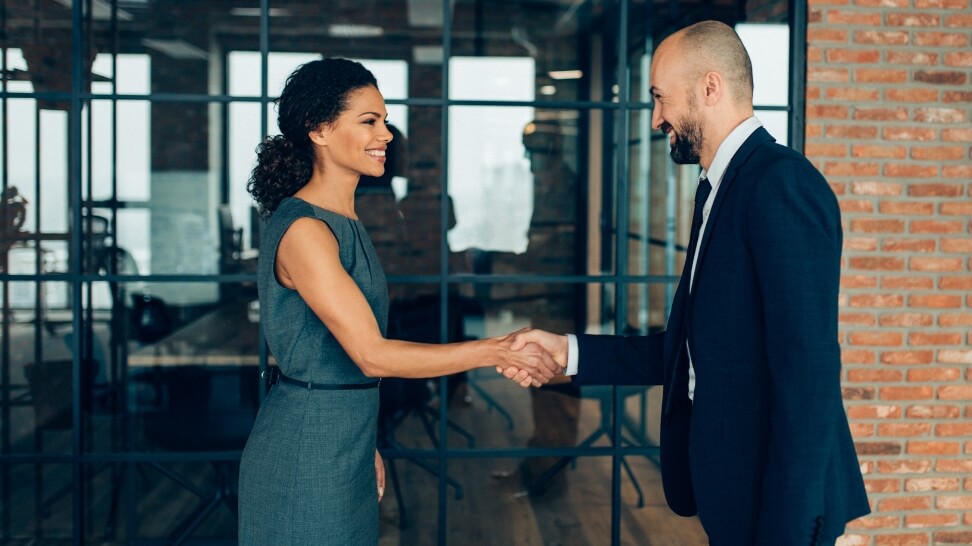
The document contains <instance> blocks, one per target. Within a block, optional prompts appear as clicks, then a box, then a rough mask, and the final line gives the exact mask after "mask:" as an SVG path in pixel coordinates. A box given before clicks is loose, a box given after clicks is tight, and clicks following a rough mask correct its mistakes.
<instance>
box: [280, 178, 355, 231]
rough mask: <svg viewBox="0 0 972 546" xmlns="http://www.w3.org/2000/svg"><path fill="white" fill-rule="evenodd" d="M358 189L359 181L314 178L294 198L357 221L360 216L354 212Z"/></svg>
mask: <svg viewBox="0 0 972 546" xmlns="http://www.w3.org/2000/svg"><path fill="white" fill-rule="evenodd" d="M356 187H357V179H355V180H354V181H353V182H348V181H345V182H339V181H335V180H330V179H324V178H320V177H317V176H313V177H311V180H310V182H308V183H307V184H305V185H304V187H303V188H301V189H299V190H297V193H295V194H294V196H295V197H299V198H301V199H303V200H304V201H307V202H308V203H311V204H312V205H317V206H318V207H321V208H323V209H327V210H329V211H331V212H336V213H338V214H341V215H343V216H347V217H348V218H353V219H355V220H357V219H358V215H357V214H356V213H355V211H354V190H355V188H356Z"/></svg>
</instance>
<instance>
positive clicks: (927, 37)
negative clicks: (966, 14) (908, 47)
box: [915, 32, 969, 47]
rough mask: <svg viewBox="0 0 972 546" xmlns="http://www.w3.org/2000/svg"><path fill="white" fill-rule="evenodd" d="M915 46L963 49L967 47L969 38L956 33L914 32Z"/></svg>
mask: <svg viewBox="0 0 972 546" xmlns="http://www.w3.org/2000/svg"><path fill="white" fill-rule="evenodd" d="M915 45H919V46H933V47H965V46H967V45H969V37H968V35H966V34H962V33H958V32H915Z"/></svg>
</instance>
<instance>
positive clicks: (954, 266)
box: [908, 256, 964, 271]
mask: <svg viewBox="0 0 972 546" xmlns="http://www.w3.org/2000/svg"><path fill="white" fill-rule="evenodd" d="M908 265H909V269H911V270H912V271H961V270H962V269H963V265H964V264H963V260H962V259H961V258H938V257H935V256H915V257H913V258H911V260H910V262H909V264H908Z"/></svg>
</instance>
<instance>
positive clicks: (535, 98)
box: [0, 0, 805, 545]
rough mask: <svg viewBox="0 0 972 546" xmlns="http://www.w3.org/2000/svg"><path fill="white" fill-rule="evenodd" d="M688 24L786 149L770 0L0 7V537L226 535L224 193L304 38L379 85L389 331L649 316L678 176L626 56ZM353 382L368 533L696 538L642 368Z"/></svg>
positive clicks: (669, 283) (394, 536)
mask: <svg viewBox="0 0 972 546" xmlns="http://www.w3.org/2000/svg"><path fill="white" fill-rule="evenodd" d="M707 18H715V19H719V20H722V21H725V22H727V23H729V24H732V25H735V26H736V27H737V29H739V32H740V35H741V36H742V37H743V39H744V40H745V41H746V42H747V44H752V45H751V46H750V50H751V52H752V54H753V58H754V65H755V67H754V68H755V71H756V101H757V103H758V104H757V107H758V112H757V115H758V116H759V117H760V119H761V120H762V121H763V123H764V124H765V125H766V126H767V128H768V129H769V130H770V131H771V133H773V134H774V135H775V136H776V137H777V139H778V140H780V141H781V142H785V143H789V144H790V145H792V146H794V147H797V148H799V147H800V146H802V137H801V136H800V135H801V134H802V123H803V122H802V112H801V111H800V110H801V107H802V102H801V101H802V90H803V74H802V71H801V67H802V64H801V62H802V61H800V59H802V55H803V53H804V49H805V44H804V43H803V29H804V25H805V5H804V4H802V3H800V2H797V3H795V4H794V5H792V6H791V5H790V3H789V2H784V1H776V0H762V1H754V0H749V1H744V0H739V1H735V2H734V1H729V2H726V1H715V0H711V1H710V0H704V1H701V2H669V1H665V2H646V1H641V0H538V1H530V2H518V1H508V0H503V1H500V0H358V1H355V2H350V1H335V2H314V1H310V0H299V1H298V0H294V1H290V0H281V1H268V0H262V1H261V0H207V1H198V2H166V1H161V0H29V1H22V0H0V76H2V80H0V186H2V187H0V189H2V201H0V207H2V208H0V304H2V315H0V319H2V324H0V341H2V343H0V541H2V542H4V543H10V544H16V543H47V541H52V542H59V543H60V542H71V543H76V544H82V543H109V544H111V543H124V544H135V543H147V544H151V543H182V542H193V543H213V544H218V543H233V542H234V541H235V536H236V520H235V511H234V510H235V502H236V498H235V490H236V479H237V474H236V472H237V464H238V460H239V456H240V451H241V449H242V445H243V442H244V441H245V439H246V435H247V433H248V432H249V427H250V426H251V424H252V421H253V417H254V415H255V412H256V410H257V408H258V407H259V404H260V401H261V399H262V397H263V395H264V393H265V385H264V384H263V383H262V381H261V380H260V372H261V371H263V370H265V369H266V368H267V367H268V366H270V365H273V363H274V361H273V356H272V355H271V354H269V351H268V349H267V347H266V346H265V344H264V343H263V342H262V336H261V326H262V323H261V319H260V309H259V305H258V304H257V303H256V299H257V293H256V288H255V271H256V270H255V267H256V262H257V259H258V257H259V253H260V244H259V241H260V237H259V236H260V222H259V219H258V215H257V214H256V210H255V208H254V206H253V204H252V202H251V200H250V198H249V196H248V194H247V193H246V189H245V186H246V181H247V177H248V175H249V170H250V169H251V167H252V166H253V163H254V159H255V154H254V148H255V147H256V145H257V144H258V143H259V142H260V140H261V137H262V136H263V135H268V134H275V133H277V132H278V130H277V127H276V115H275V111H274V106H273V100H274V99H275V97H276V96H277V95H278V94H279V92H280V90H281V88H282V85H283V82H284V80H285V78H286V76H287V75H288V74H289V73H290V72H291V71H292V70H293V69H294V68H295V67H297V66H299V65H300V64H301V63H303V62H306V61H308V60H312V59H316V58H320V57H321V56H343V57H349V58H353V59H357V60H360V61H361V62H363V63H364V64H365V65H366V66H367V67H369V68H370V69H371V70H372V71H373V72H374V73H375V75H376V76H377V78H378V81H379V86H380V88H381V90H382V92H383V94H384V96H385V98H386V100H387V102H388V111H389V121H390V122H391V124H392V125H393V126H394V128H395V129H394V130H395V135H396V138H395V140H394V141H393V142H392V145H391V148H390V149H389V152H388V154H389V161H388V168H387V172H386V175H385V176H384V177H382V178H381V179H367V180H362V182H361V184H360V187H359V195H358V197H357V211H358V214H359V215H360V217H361V218H362V220H363V221H364V222H365V224H366V225H367V227H368V230H369V234H370V236H371V238H372V240H373V241H374V243H375V247H376V249H377V251H378V253H379V255H380V258H381V261H382V265H383V267H384V269H385V271H386V273H387V274H388V276H389V281H390V287H389V290H390V295H391V299H392V306H391V316H390V332H389V335H390V336H391V337H397V338H402V339H412V340H416V341H426V342H443V341H458V340H464V339H474V338H482V337H486V336H494V335H501V334H505V333H507V332H510V331H513V330H516V329H519V328H522V327H524V326H533V327H539V328H544V329H548V330H551V331H555V332H588V333H606V334H615V333H618V334H629V335H632V334H635V335H636V334H645V333H648V332H651V331H657V330H660V329H663V328H664V327H665V322H666V317H667V315H668V311H669V304H670V301H671V298H672V295H673V293H674V287H675V284H676V282H677V280H678V278H679V274H680V271H681V267H682V261H683V260H684V257H685V248H684V245H685V244H686V243H687V240H688V231H689V222H690V216H691V213H690V211H691V205H692V203H691V201H692V196H693V195H694V187H695V180H696V177H697V174H698V168H697V167H694V166H689V167H677V166H675V165H673V164H672V163H671V161H670V160H669V158H668V149H667V148H668V144H667V141H666V139H665V138H663V137H662V135H661V134H660V133H658V132H657V131H653V130H652V129H651V126H650V125H651V121H650V119H651V107H652V104H651V98H650V95H649V93H648V87H649V85H650V82H649V81H648V73H649V68H650V57H651V53H652V50H653V47H654V45H655V44H657V43H658V42H659V41H660V40H661V39H662V38H664V37H665V36H666V35H668V34H669V33H670V32H671V31H673V30H675V29H677V28H679V27H681V26H684V25H685V24H688V23H691V22H693V21H698V20H702V19H707ZM794 37H796V38H798V39H795V38H794ZM791 59H792V60H794V61H795V62H793V61H791ZM781 66H785V67H786V68H785V69H781ZM794 97H795V98H794ZM795 103H798V104H795ZM381 389H382V393H381V398H382V412H381V417H380V423H379V435H378V438H377V443H378V445H379V447H380V448H381V450H382V452H383V453H384V455H385V459H386V463H387V467H388V476H389V486H388V490H387V492H386V498H385V500H384V501H383V502H382V505H381V533H382V544H386V543H387V544H399V543H400V544H472V543H476V544H489V543H495V544H515V543H533V542H541V541H542V542H544V543H584V544H622V543H647V542H648V541H652V542H655V541H658V542H666V541H668V542H673V543H679V544H686V545H688V544H704V543H705V538H704V534H703V533H702V531H701V529H700V527H699V525H698V523H697V521H695V520H694V519H684V518H678V517H676V516H673V515H672V514H671V513H670V512H668V510H667V508H666V507H665V504H664V497H663V494H662V491H661V485H660V478H659V473H658V467H657V441H658V440H657V424H658V411H657V406H658V403H659V399H660V391H659V390H658V388H637V389H632V388H612V387H603V388H597V389H586V388H585V389H579V388H576V387H572V386H571V385H570V384H569V383H566V384H560V385H553V386H549V387H544V388H542V389H521V388H519V387H517V386H515V385H513V384H512V383H511V382H509V381H507V380H505V379H503V378H502V377H501V376H499V375H497V374H496V373H495V372H493V371H492V370H491V369H488V368H484V369H478V370H475V371H472V372H468V373H466V374H459V375H456V376H451V377H446V378H441V379H430V380H410V381H403V380H391V379H388V380H386V381H385V382H383V384H382V387H381ZM484 516H485V517H484Z"/></svg>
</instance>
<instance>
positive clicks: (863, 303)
mask: <svg viewBox="0 0 972 546" xmlns="http://www.w3.org/2000/svg"><path fill="white" fill-rule="evenodd" d="M902 305H904V296H902V295H900V294H861V295H856V296H851V298H850V306H851V307H901V306H902Z"/></svg>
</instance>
